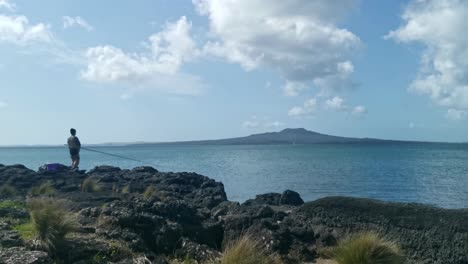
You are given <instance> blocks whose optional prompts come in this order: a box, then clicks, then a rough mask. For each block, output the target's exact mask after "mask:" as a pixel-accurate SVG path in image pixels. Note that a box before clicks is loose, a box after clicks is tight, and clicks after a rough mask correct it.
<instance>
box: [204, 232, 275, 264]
mask: <svg viewBox="0 0 468 264" xmlns="http://www.w3.org/2000/svg"><path fill="white" fill-rule="evenodd" d="M213 263H219V264H275V263H278V264H279V263H281V261H280V260H279V258H278V257H277V256H275V255H271V254H268V253H267V252H266V251H265V249H264V248H263V247H262V245H261V241H259V240H258V239H255V238H253V237H251V236H248V235H245V236H243V237H241V238H239V239H238V240H237V241H235V242H234V243H232V244H231V245H229V246H228V247H227V248H226V249H225V250H224V252H223V256H222V257H221V259H220V260H219V261H216V262H213Z"/></svg>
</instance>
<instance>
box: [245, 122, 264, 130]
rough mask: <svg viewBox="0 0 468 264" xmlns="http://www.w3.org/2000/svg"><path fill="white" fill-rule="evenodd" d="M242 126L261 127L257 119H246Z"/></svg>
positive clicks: (249, 127) (248, 127)
mask: <svg viewBox="0 0 468 264" xmlns="http://www.w3.org/2000/svg"><path fill="white" fill-rule="evenodd" d="M242 127H243V128H247V129H255V128H258V127H260V123H259V122H257V121H245V122H244V123H242Z"/></svg>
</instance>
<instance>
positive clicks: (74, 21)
mask: <svg viewBox="0 0 468 264" xmlns="http://www.w3.org/2000/svg"><path fill="white" fill-rule="evenodd" d="M62 20H63V28H65V29H67V28H71V27H74V26H78V27H82V28H84V29H86V30H87V31H93V27H92V26H91V25H90V24H89V23H88V22H87V21H86V20H84V19H83V18H82V17H79V16H77V17H69V16H64V17H62Z"/></svg>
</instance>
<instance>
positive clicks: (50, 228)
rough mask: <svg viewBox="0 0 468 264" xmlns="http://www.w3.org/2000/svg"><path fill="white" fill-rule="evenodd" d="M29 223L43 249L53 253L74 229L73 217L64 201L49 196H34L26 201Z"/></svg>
mask: <svg viewBox="0 0 468 264" xmlns="http://www.w3.org/2000/svg"><path fill="white" fill-rule="evenodd" d="M28 208H29V212H30V215H31V223H32V225H33V227H34V232H35V235H36V237H37V239H38V240H39V241H40V242H41V245H42V246H43V247H44V249H45V250H48V251H49V252H51V253H55V252H56V250H59V248H60V247H61V246H62V245H63V242H64V241H65V236H66V235H67V234H68V233H70V232H72V231H74V230H75V229H76V226H77V224H76V222H75V219H74V218H73V217H72V214H71V213H70V212H69V211H68V210H67V209H66V202H65V201H63V200H54V199H50V198H34V199H31V200H30V201H29V202H28Z"/></svg>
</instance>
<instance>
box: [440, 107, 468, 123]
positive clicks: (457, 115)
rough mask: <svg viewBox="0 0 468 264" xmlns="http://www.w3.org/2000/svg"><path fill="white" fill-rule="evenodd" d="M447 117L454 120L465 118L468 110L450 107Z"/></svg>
mask: <svg viewBox="0 0 468 264" xmlns="http://www.w3.org/2000/svg"><path fill="white" fill-rule="evenodd" d="M445 117H446V118H447V119H449V120H452V121H460V120H465V119H466V118H467V117H468V111H464V110H457V109H453V108H450V109H449V110H447V114H446V115H445Z"/></svg>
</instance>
